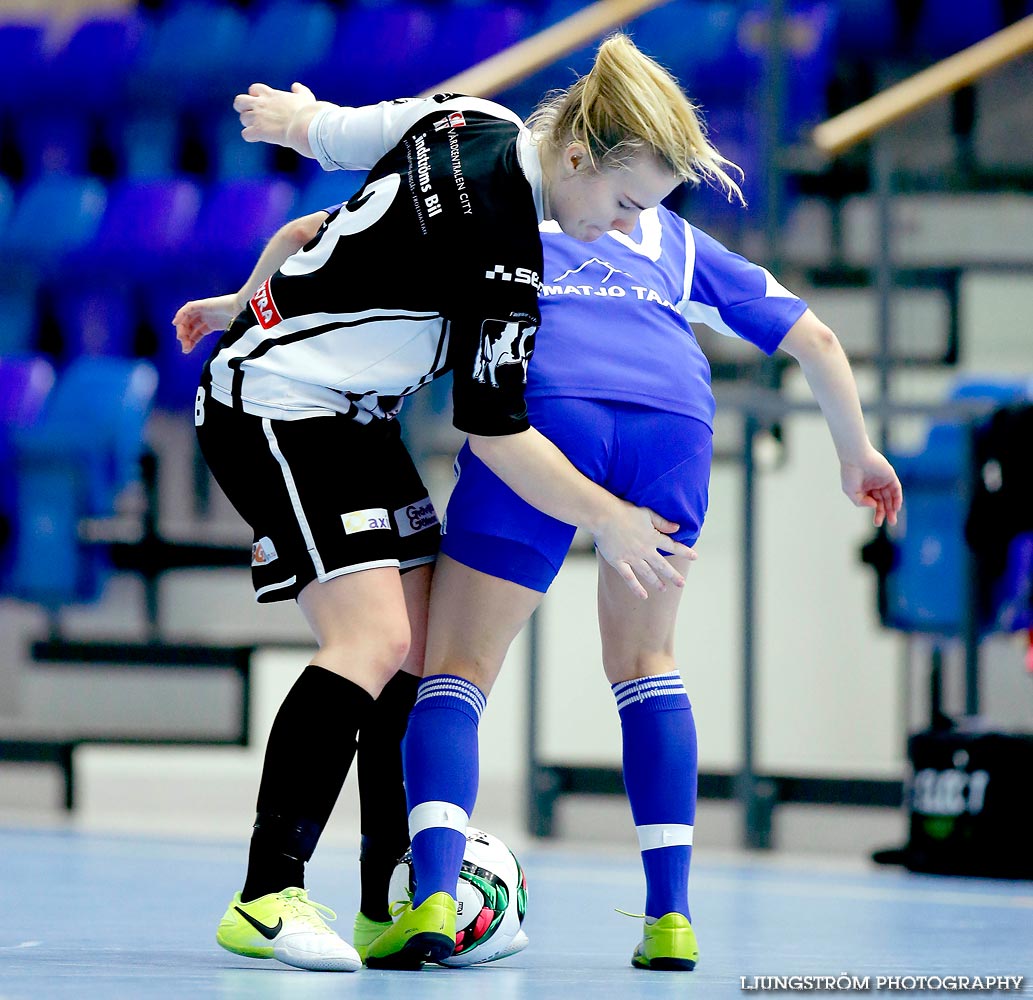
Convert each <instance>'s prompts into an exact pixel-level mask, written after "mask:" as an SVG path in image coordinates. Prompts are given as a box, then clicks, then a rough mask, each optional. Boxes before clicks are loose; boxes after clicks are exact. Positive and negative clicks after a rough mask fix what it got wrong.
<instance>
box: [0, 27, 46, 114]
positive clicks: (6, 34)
mask: <svg viewBox="0 0 1033 1000" xmlns="http://www.w3.org/2000/svg"><path fill="white" fill-rule="evenodd" d="M45 45H46V28H45V27H44V25H43V24H42V23H39V22H25V23H19V22H17V21H10V22H7V23H2V24H0V112H5V111H9V110H10V111H27V110H28V109H29V108H30V107H34V106H35V105H36V97H35V88H34V87H27V86H26V85H25V83H26V81H27V80H32V81H36V80H39V79H41V78H42V76H43V73H44V66H45V61H46V60H45V55H44V50H45Z"/></svg>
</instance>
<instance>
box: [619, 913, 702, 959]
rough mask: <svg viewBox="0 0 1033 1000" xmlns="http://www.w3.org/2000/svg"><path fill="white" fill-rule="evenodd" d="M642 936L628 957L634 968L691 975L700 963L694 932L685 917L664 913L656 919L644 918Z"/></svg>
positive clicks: (678, 914)
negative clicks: (689, 973)
mask: <svg viewBox="0 0 1033 1000" xmlns="http://www.w3.org/2000/svg"><path fill="white" fill-rule="evenodd" d="M643 931H644V935H643V937H642V940H641V941H640V942H639V944H638V947H637V948H636V949H635V954H634V955H632V956H631V964H632V965H633V966H635V968H636V969H652V970H653V971H655V972H691V971H692V970H693V969H694V968H696V963H697V962H698V961H699V945H697V944H696V932H695V931H694V930H693V929H692V924H690V923H689V920H688V917H685V916H684V915H682V914H681V913H666V914H664V916H662V917H661V918H660V919H659V920H651V919H650V918H649V917H646V919H645V923H644V924H643Z"/></svg>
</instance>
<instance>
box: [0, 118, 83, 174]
mask: <svg viewBox="0 0 1033 1000" xmlns="http://www.w3.org/2000/svg"><path fill="white" fill-rule="evenodd" d="M93 129H94V126H93V123H92V122H91V121H90V120H89V119H87V118H86V117H84V116H83V115H81V114H79V113H77V112H75V111H69V110H67V109H64V108H57V109H56V108H55V107H54V106H53V105H45V106H44V107H42V108H40V109H37V110H31V111H28V112H27V113H23V114H19V115H18V116H17V117H15V118H14V121H13V124H12V133H13V136H14V142H15V145H16V146H17V148H18V152H19V154H20V156H21V160H22V164H23V167H24V171H25V176H26V177H30V178H34V177H41V176H44V175H47V174H85V173H87V172H88V167H89V165H90V149H91V146H92V144H93Z"/></svg>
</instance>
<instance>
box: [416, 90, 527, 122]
mask: <svg viewBox="0 0 1033 1000" xmlns="http://www.w3.org/2000/svg"><path fill="white" fill-rule="evenodd" d="M427 105H428V112H427V114H428V116H433V115H434V113H435V111H436V110H437V111H441V112H443V113H445V114H448V113H458V114H459V115H461V116H462V117H463V118H464V119H465V117H466V116H467V115H469V116H471V117H472V118H474V119H477V118H480V119H487V120H495V121H499V122H505V123H507V124H509V125H512V126H515V127H516V128H517V129H520V128H523V125H524V123H523V120H522V119H521V118H520V116H519V115H518V114H517V113H516V112H515V111H511V110H510V109H509V108H507V107H505V105H502V104H498V103H497V102H496V101H489V100H488V99H487V98H484V97H471V96H469V95H468V94H435V95H434V96H433V97H430V98H428V100H427ZM435 106H436V107H435ZM446 120H447V119H446ZM446 127H447V126H446Z"/></svg>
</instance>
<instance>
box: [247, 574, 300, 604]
mask: <svg viewBox="0 0 1033 1000" xmlns="http://www.w3.org/2000/svg"><path fill="white" fill-rule="evenodd" d="M297 582H298V575H297V573H295V574H294V576H292V577H290V578H289V579H287V580H281V581H280V582H279V583H270V584H269V585H268V586H266V587H259V588H258V590H256V591H255V600H256V601H257V600H258V599H259V598H260V597H261V596H262V595H263V594H268V593H269V592H270V591H271V590H283V588H284V587H293V586H294V584H296V583H297Z"/></svg>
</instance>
